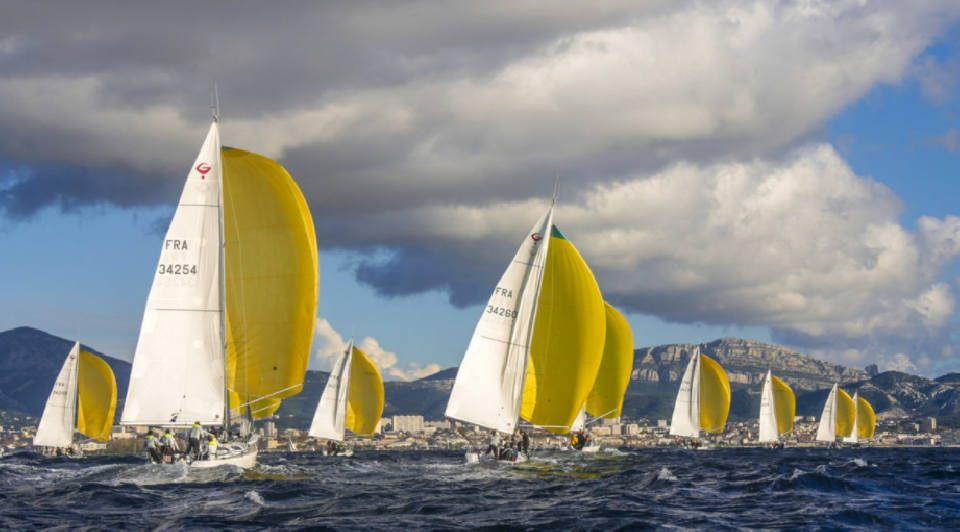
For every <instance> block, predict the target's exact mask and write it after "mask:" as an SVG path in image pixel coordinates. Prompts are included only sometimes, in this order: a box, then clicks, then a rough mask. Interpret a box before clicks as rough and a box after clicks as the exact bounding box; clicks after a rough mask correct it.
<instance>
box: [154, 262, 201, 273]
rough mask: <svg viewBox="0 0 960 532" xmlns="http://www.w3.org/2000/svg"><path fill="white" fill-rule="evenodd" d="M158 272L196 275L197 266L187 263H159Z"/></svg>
mask: <svg viewBox="0 0 960 532" xmlns="http://www.w3.org/2000/svg"><path fill="white" fill-rule="evenodd" d="M160 273H163V274H172V275H196V273H197V266H196V265H193V266H190V265H189V264H161V265H160Z"/></svg>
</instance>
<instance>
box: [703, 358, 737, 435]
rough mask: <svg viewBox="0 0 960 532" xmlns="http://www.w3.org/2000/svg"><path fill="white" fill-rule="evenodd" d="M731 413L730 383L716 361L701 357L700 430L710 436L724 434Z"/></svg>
mask: <svg viewBox="0 0 960 532" xmlns="http://www.w3.org/2000/svg"><path fill="white" fill-rule="evenodd" d="M729 413H730V381H729V380H727V372H725V371H723V368H722V367H720V364H718V363H717V362H716V361H715V360H713V359H712V358H710V357H708V356H706V355H700V429H701V430H703V431H704V432H707V433H710V434H719V433H721V432H723V426H724V425H725V424H726V423H727V414H729Z"/></svg>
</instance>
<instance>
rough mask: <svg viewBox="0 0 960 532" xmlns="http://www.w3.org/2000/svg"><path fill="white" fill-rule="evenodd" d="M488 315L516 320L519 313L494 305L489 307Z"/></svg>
mask: <svg viewBox="0 0 960 532" xmlns="http://www.w3.org/2000/svg"><path fill="white" fill-rule="evenodd" d="M487 314H493V315H494V316H503V317H505V318H516V317H517V311H516V310H510V309H508V308H503V307H495V306H493V305H487Z"/></svg>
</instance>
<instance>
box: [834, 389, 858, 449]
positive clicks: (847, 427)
mask: <svg viewBox="0 0 960 532" xmlns="http://www.w3.org/2000/svg"><path fill="white" fill-rule="evenodd" d="M856 416H857V409H856V406H855V405H854V404H853V398H852V397H850V394H848V393H847V392H845V391H843V390H841V389H839V388H837V436H841V437H843V438H847V437H849V436H850V434H851V433H852V432H853V423H854V420H855V419H856Z"/></svg>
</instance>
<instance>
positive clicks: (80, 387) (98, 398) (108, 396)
mask: <svg viewBox="0 0 960 532" xmlns="http://www.w3.org/2000/svg"><path fill="white" fill-rule="evenodd" d="M77 401H78V404H77V430H78V431H80V433H81V434H84V435H85V436H87V437H89V438H93V439H94V440H98V441H107V440H109V439H110V431H111V429H112V428H113V415H114V412H115V411H116V409H117V381H116V379H115V378H114V376H113V370H112V369H110V366H109V365H107V363H106V362H104V360H103V359H102V358H100V357H98V356H97V355H94V354H93V353H89V352H87V351H81V352H80V365H79V367H78V368H77Z"/></svg>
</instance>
